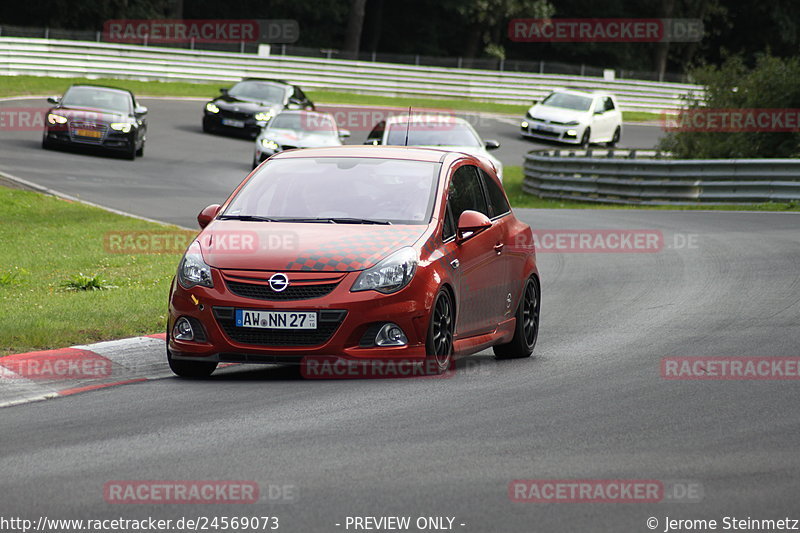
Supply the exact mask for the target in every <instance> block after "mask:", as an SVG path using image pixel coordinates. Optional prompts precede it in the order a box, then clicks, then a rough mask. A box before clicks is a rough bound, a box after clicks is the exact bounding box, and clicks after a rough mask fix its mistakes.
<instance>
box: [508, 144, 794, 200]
mask: <svg viewBox="0 0 800 533" xmlns="http://www.w3.org/2000/svg"><path fill="white" fill-rule="evenodd" d="M524 174H525V178H524V181H523V184H522V189H523V190H524V191H525V192H527V193H529V194H533V195H535V196H539V197H540V198H554V199H561V200H580V201H584V202H597V203H605V204H640V205H701V204H705V205H720V204H743V203H746V204H752V203H764V202H791V201H800V160H798V159H668V158H665V157H664V154H661V153H659V152H654V151H652V150H650V151H644V150H640V151H637V150H610V149H609V150H534V151H531V152H528V154H527V155H526V156H525V167H524Z"/></svg>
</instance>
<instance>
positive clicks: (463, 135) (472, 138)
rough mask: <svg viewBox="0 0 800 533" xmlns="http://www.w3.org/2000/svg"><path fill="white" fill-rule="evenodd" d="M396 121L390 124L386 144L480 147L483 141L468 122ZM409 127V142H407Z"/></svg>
mask: <svg viewBox="0 0 800 533" xmlns="http://www.w3.org/2000/svg"><path fill="white" fill-rule="evenodd" d="M407 126H408V123H396V124H391V125H390V126H389V134H388V136H387V137H386V144H389V145H399V146H469V147H475V148H477V147H480V146H482V143H481V141H480V139H479V138H478V137H477V135H476V134H475V132H473V131H472V129H471V128H470V127H469V126H467V125H466V124H463V123H460V122H454V121H453V120H452V119H451V120H449V121H448V120H445V121H441V122H437V121H435V120H434V121H430V122H412V123H411V126H410V127H408V128H407ZM406 129H408V142H406Z"/></svg>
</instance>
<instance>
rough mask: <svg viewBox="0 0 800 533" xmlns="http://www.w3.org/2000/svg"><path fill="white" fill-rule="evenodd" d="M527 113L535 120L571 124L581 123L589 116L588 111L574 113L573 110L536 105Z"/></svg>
mask: <svg viewBox="0 0 800 533" xmlns="http://www.w3.org/2000/svg"><path fill="white" fill-rule="evenodd" d="M528 113H530V114H531V116H532V117H535V118H539V119H542V120H550V121H556V122H571V121H573V120H577V121H583V120H586V117H588V116H589V112H588V111H576V110H574V109H564V108H563V107H552V106H549V105H542V104H536V105H535V106H533V107H531V108H530V109H529V110H528Z"/></svg>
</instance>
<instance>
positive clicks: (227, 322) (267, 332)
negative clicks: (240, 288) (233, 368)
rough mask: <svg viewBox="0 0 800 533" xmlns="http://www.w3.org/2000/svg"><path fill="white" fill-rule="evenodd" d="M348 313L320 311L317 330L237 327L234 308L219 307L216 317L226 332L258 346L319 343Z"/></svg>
mask: <svg viewBox="0 0 800 533" xmlns="http://www.w3.org/2000/svg"><path fill="white" fill-rule="evenodd" d="M346 315H347V311H344V310H330V309H325V310H321V311H319V317H318V320H317V329H313V330H308V329H304V330H291V329H261V328H240V327H237V326H236V313H235V311H234V308H233V307H215V308H214V317H215V318H216V319H217V323H218V324H219V325H220V327H221V328H222V330H223V331H224V332H225V335H226V336H227V337H228V338H229V339H231V340H232V341H234V342H238V343H240V344H250V345H254V346H319V345H320V344H325V343H326V342H328V339H330V338H331V336H333V334H334V333H335V332H336V330H337V329H338V328H339V325H340V324H341V323H342V321H343V320H344V317H345V316H346Z"/></svg>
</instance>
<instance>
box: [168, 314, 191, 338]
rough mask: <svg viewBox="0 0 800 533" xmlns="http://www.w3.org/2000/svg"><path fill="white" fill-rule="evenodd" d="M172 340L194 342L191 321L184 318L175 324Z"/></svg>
mask: <svg viewBox="0 0 800 533" xmlns="http://www.w3.org/2000/svg"><path fill="white" fill-rule="evenodd" d="M172 338H173V339H176V340H179V341H193V340H194V329H193V328H192V323H191V322H189V319H187V318H186V317H184V316H182V317H180V318H179V319H178V320H177V321H176V322H175V327H173V328H172Z"/></svg>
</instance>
